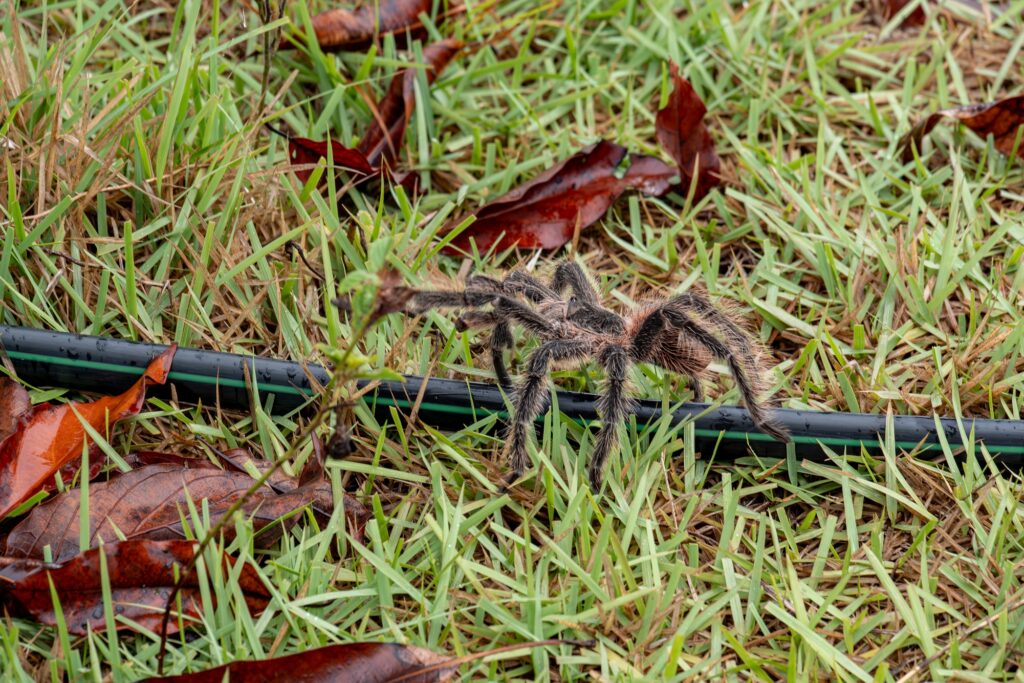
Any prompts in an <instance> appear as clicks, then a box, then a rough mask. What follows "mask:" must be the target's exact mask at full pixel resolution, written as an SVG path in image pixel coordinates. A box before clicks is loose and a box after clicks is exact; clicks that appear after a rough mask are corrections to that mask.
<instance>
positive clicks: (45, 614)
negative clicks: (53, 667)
mask: <svg viewBox="0 0 1024 683" xmlns="http://www.w3.org/2000/svg"><path fill="white" fill-rule="evenodd" d="M195 547H196V543H195V542H194V541H148V540H147V541H122V542H120V543H111V544H107V545H105V546H103V547H102V548H101V549H100V548H93V549H91V550H87V551H86V552H84V553H82V554H80V555H76V556H75V557H74V558H72V559H71V560H69V561H67V562H65V563H63V564H59V565H44V566H39V563H38V562H32V561H28V560H25V561H22V562H21V563H18V562H13V563H8V564H6V565H5V566H4V567H3V568H2V569H0V604H3V605H4V606H5V607H6V608H7V609H9V610H11V612H13V613H15V614H21V615H26V616H29V617H32V618H34V619H36V620H38V621H39V622H41V623H43V624H47V625H51V626H54V625H56V624H57V618H56V613H55V608H54V600H53V597H52V593H51V590H52V591H53V592H56V594H57V598H58V600H59V601H60V609H61V611H62V614H63V618H64V620H65V622H66V623H67V628H68V632H70V633H72V634H74V635H85V634H86V633H88V631H89V629H92V630H93V631H97V630H102V629H104V628H106V621H105V619H104V614H103V590H102V572H101V555H102V556H105V558H102V559H105V564H106V570H107V576H108V577H109V581H110V592H111V598H112V600H111V601H112V602H113V607H114V613H115V615H117V616H120V617H123V618H124V619H128V620H131V621H134V622H136V623H138V624H141V625H142V626H143V627H144V628H148V629H151V630H152V629H155V628H158V627H159V626H160V622H161V620H162V618H163V612H164V606H165V604H166V602H167V596H168V594H169V593H170V591H171V589H172V587H173V586H174V583H175V580H176V573H177V572H178V571H181V570H183V569H185V568H187V567H190V566H191V563H192V560H193V558H194V556H195ZM223 557H224V562H225V563H226V564H230V563H232V559H231V558H229V557H228V556H223ZM196 576H197V573H196V572H188V573H187V574H186V575H185V578H184V581H183V582H182V588H181V604H182V608H183V612H184V615H185V616H186V617H195V616H198V615H199V613H200V612H199V605H200V603H201V599H200V594H199V585H198V583H197V579H196ZM237 584H238V586H239V588H241V590H242V592H243V594H244V596H245V601H246V604H247V605H248V607H249V609H250V610H252V611H254V612H258V611H260V610H262V609H263V608H264V607H266V605H267V602H268V601H269V599H270V593H269V592H268V591H267V589H266V588H265V587H264V586H263V583H262V581H260V578H259V576H258V575H257V574H256V572H255V570H254V569H253V568H252V567H251V566H249V565H245V566H243V567H242V571H241V573H240V574H239V576H238V582H237ZM116 628H117V629H118V630H121V629H128V628H131V627H130V626H129V625H128V624H126V623H123V622H120V621H118V622H117V624H116ZM169 629H170V631H171V632H175V631H177V629H178V620H177V619H171V620H170V622H169Z"/></svg>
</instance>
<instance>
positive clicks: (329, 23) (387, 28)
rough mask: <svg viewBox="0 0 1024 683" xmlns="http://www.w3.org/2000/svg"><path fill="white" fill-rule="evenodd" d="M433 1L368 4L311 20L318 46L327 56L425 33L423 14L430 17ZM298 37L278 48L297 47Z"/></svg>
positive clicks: (388, 0)
mask: <svg viewBox="0 0 1024 683" xmlns="http://www.w3.org/2000/svg"><path fill="white" fill-rule="evenodd" d="M430 5H431V0H366V2H365V3H364V4H363V5H362V6H361V7H358V8H356V9H354V10H348V9H332V10H327V11H326V12H321V13H319V14H317V15H316V16H314V17H313V18H312V24H313V32H314V33H315V34H316V42H317V43H318V44H319V45H320V49H321V50H323V51H325V52H337V51H340V50H354V49H357V48H361V47H366V46H367V45H369V44H371V43H373V42H376V41H377V40H378V39H379V37H380V36H381V35H384V34H388V33H394V32H396V31H403V30H406V29H411V30H416V29H422V28H423V24H422V22H420V19H419V15H420V14H429V13H430ZM295 44H296V37H289V36H284V37H282V39H281V43H280V45H279V47H280V48H282V49H286V48H290V47H294V45H295Z"/></svg>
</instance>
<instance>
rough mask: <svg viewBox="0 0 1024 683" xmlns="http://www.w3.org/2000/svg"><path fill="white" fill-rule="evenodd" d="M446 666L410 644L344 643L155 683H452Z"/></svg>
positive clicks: (451, 668)
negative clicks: (299, 678) (292, 682)
mask: <svg viewBox="0 0 1024 683" xmlns="http://www.w3.org/2000/svg"><path fill="white" fill-rule="evenodd" d="M447 662H449V658H448V657H443V656H441V655H438V654H435V653H433V652H431V651H430V650H425V649H423V648H420V647H413V646H411V645H399V644H397V643H346V644H344V645H329V646H327V647H321V648H317V649H315V650H306V651H305V652H301V653H298V654H294V655H288V656H285V657H277V658H275V659H264V660H259V661H246V660H242V661H237V662H232V663H230V664H225V665H223V666H218V667H216V668H213V669H208V670H206V671H199V672H197V673H192V674H181V675H179V676H168V677H166V678H161V679H159V680H161V681H164V683H172V682H175V681H177V682H178V683H221V682H222V681H228V680H230V681H250V682H251V683H270V681H287V680H295V678H296V672H299V671H301V672H302V680H303V681H306V682H307V683H326V682H327V681H359V682H360V683H386V682H387V681H398V680H401V681H403V683H427V682H430V681H436V682H441V681H449V680H451V679H452V677H453V676H454V674H455V672H456V667H455V664H450V665H446V663H447ZM149 680H152V681H155V680H158V679H155V678H154V679H149Z"/></svg>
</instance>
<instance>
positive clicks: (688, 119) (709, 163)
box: [654, 64, 722, 200]
mask: <svg viewBox="0 0 1024 683" xmlns="http://www.w3.org/2000/svg"><path fill="white" fill-rule="evenodd" d="M669 73H670V75H671V77H672V83H673V90H672V94H671V95H669V98H668V103H667V104H666V105H665V108H664V109H660V110H658V115H657V117H656V118H655V121H654V129H655V132H656V133H657V135H658V141H659V142H660V143H661V146H662V147H663V148H664V149H665V151H666V152H668V153H669V156H671V157H672V159H674V160H675V162H676V164H677V165H678V167H679V174H680V175H681V176H682V181H681V182H680V185H679V187H677V188H675V189H676V190H677V191H678V192H679V193H680V194H683V195H685V194H687V193H688V192H689V191H690V184H691V183H692V181H693V178H694V176H696V178H697V188H696V195H695V196H694V200H698V199H700V198H702V197H703V196H704V195H706V194H707V193H708V192H710V191H711V188H713V187H715V186H717V185H720V184H721V182H722V179H721V177H720V176H719V170H720V169H721V162H720V161H719V160H718V155H717V154H715V143H714V141H713V140H712V139H711V133H710V132H709V131H708V129H707V126H705V125H704V115H705V114H707V111H708V110H707V107H706V106H704V101H703V100H701V99H700V96H699V95H698V94H697V91H695V90H694V89H693V86H692V85H690V82H689V81H688V80H686V79H685V78H683V77H682V76H680V75H679V67H678V66H677V65H676V64H671V65H670V66H669Z"/></svg>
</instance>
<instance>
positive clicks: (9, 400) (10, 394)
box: [0, 377, 32, 442]
mask: <svg viewBox="0 0 1024 683" xmlns="http://www.w3.org/2000/svg"><path fill="white" fill-rule="evenodd" d="M30 408H32V400H31V399H30V398H29V395H28V392H27V391H25V387H23V386H21V385H20V384H18V383H17V382H15V381H14V380H13V379H11V378H10V377H0V442H2V441H3V440H4V439H6V438H7V437H8V436H9V435H10V434H12V433H14V429H15V428H16V427H17V426H18V420H19V419H20V418H21V416H22V415H24V414H25V413H27V412H28V411H29V409H30Z"/></svg>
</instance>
